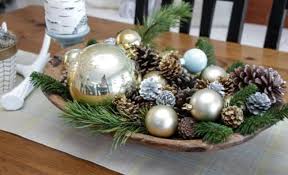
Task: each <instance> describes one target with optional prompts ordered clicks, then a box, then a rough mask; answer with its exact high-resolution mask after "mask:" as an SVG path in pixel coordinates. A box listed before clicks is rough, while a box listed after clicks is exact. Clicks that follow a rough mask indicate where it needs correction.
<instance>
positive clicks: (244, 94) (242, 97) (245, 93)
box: [230, 84, 258, 107]
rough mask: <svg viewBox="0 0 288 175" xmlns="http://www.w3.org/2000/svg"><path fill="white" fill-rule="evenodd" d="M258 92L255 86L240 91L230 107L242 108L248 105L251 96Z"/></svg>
mask: <svg viewBox="0 0 288 175" xmlns="http://www.w3.org/2000/svg"><path fill="white" fill-rule="evenodd" d="M257 91H258V88H257V86H256V85H254V84H251V85H248V86H246V87H244V88H243V89H240V90H239V91H238V92H237V93H236V94H234V96H233V97H232V99H231V101H230V106H238V107H242V106H243V105H244V104H245V103H246V100H247V98H248V97H249V96H250V95H252V94H254V93H256V92H257Z"/></svg>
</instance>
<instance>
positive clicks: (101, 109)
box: [62, 102, 145, 148]
mask: <svg viewBox="0 0 288 175" xmlns="http://www.w3.org/2000/svg"><path fill="white" fill-rule="evenodd" d="M111 106H112V103H111V104H110V106H109V105H108V104H107V105H106V106H101V105H99V106H93V107H92V106H89V105H87V104H80V103H77V102H68V103H67V105H66V108H65V112H64V114H63V115H62V118H63V119H64V120H65V121H66V122H67V123H69V124H71V125H73V126H75V127H77V128H89V129H90V130H91V131H93V132H96V133H111V134H114V142H113V145H114V148H116V147H117V146H118V145H121V144H124V143H125V142H126V140H127V139H128V138H129V136H130V135H131V134H132V133H137V132H144V131H145V129H144V127H143V124H139V122H134V121H129V120H126V119H124V118H123V117H121V116H120V115H119V114H117V112H115V111H114V110H113V109H112V107H111Z"/></svg>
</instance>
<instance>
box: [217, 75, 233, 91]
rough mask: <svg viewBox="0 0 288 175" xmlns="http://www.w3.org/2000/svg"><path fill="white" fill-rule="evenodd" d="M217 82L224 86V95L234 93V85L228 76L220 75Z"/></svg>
mask: <svg viewBox="0 0 288 175" xmlns="http://www.w3.org/2000/svg"><path fill="white" fill-rule="evenodd" d="M219 82H220V83H221V84H222V85H223V86H224V92H225V95H232V94H234V92H235V85H234V83H233V80H232V79H231V78H230V77H220V79H219Z"/></svg>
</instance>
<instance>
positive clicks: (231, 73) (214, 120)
mask: <svg viewBox="0 0 288 175" xmlns="http://www.w3.org/2000/svg"><path fill="white" fill-rule="evenodd" d="M188 7H189V6H188V5H187V4H186V3H182V4H180V6H176V7H171V6H169V7H165V8H164V9H161V10H160V11H159V12H156V13H155V14H154V15H153V16H152V17H150V18H148V19H146V20H145V23H144V25H143V26H138V28H137V31H138V32H136V31H135V30H130V29H129V30H124V31H121V32H120V33H119V34H118V35H117V38H116V39H115V42H114V40H111V39H109V41H104V42H106V44H95V43H97V42H96V40H91V41H89V43H87V46H88V45H89V47H87V48H89V49H91V50H92V51H93V50H97V49H99V48H101V49H102V50H101V51H103V49H104V50H105V49H107V48H110V49H111V48H113V49H115V48H119V47H120V48H121V53H123V52H122V51H124V53H125V58H123V57H122V56H121V59H124V61H125V62H126V61H127V60H129V61H127V62H133V64H132V65H134V66H135V70H134V69H133V70H134V71H135V72H133V75H134V73H135V74H136V75H137V80H134V79H133V80H134V81H133V83H132V84H131V83H130V84H123V85H125V86H123V87H127V88H126V89H125V92H121V93H120V91H119V92H118V93H115V94H110V95H109V98H107V97H106V94H109V89H108V88H107V84H108V83H107V80H106V76H105V74H104V76H102V78H101V83H100V85H98V86H101V89H100V90H101V91H100V95H96V94H95V93H94V92H95V91H94V90H95V89H93V87H92V86H90V85H89V88H86V89H84V91H80V92H81V93H83V95H87V94H88V95H90V96H94V97H98V96H100V97H103V100H94V101H92V102H91V100H89V101H85V99H86V98H79V95H78V96H75V95H73V94H74V93H75V92H74V90H75V89H77V87H76V86H75V85H74V84H75V83H76V84H77V83H78V84H79V83H82V84H81V88H83V87H86V85H87V84H85V83H87V82H88V83H89V81H92V80H90V79H86V80H85V82H81V81H80V80H78V79H77V78H75V72H73V75H74V76H73V77H70V79H69V69H68V71H66V72H68V75H66V76H63V77H64V79H65V78H66V77H68V83H65V82H67V81H65V80H64V81H63V80H62V81H57V80H55V79H53V78H51V77H49V76H47V75H44V74H40V73H33V74H32V76H31V80H32V82H33V83H34V85H35V86H36V87H40V88H41V89H42V90H43V91H44V92H45V93H47V94H58V95H60V96H62V97H63V98H64V99H65V100H67V105H66V107H65V110H64V113H63V115H62V118H63V119H64V120H65V121H67V123H69V124H72V125H73V126H75V127H77V128H89V129H90V130H92V131H93V132H98V133H105V134H107V133H110V134H113V136H114V146H117V145H119V144H123V143H125V142H126V140H127V139H128V138H129V136H131V134H133V133H143V134H150V135H153V136H155V137H165V138H170V139H183V140H191V139H202V140H203V141H204V142H207V143H210V144H219V143H223V142H225V141H227V139H228V138H229V137H230V136H231V135H232V134H233V133H240V134H242V135H249V134H253V133H256V132H258V131H260V130H261V129H264V128H267V127H270V126H272V125H274V124H276V123H277V122H279V121H281V120H283V119H285V118H288V105H287V104H284V103H283V96H284V92H285V89H286V82H285V81H284V80H283V79H282V77H281V76H280V74H279V73H278V72H277V71H275V70H273V69H272V68H264V67H262V66H255V65H247V64H244V63H242V62H236V63H234V64H232V65H231V66H230V67H228V68H227V70H224V69H223V68H221V67H219V66H217V65H216V61H215V52H214V47H213V45H212V44H211V43H210V42H209V40H207V39H205V38H200V39H199V40H198V41H197V43H196V48H194V49H190V50H188V51H187V52H186V53H184V54H180V53H179V52H177V51H176V50H169V51H167V50H166V51H161V50H157V49H156V48H152V47H151V42H152V41H153V39H154V38H155V37H156V36H158V35H159V34H161V33H163V32H165V31H167V30H168V29H169V27H168V26H171V25H175V24H176V21H177V20H172V18H173V19H180V18H182V17H188V12H190V11H189V8H188ZM176 12H177V13H176ZM178 12H179V13H178ZM180 12H181V13H180ZM177 14H178V15H177ZM179 14H180V15H179ZM165 18H167V21H165ZM163 20H164V21H163ZM126 35H129V37H127V38H125V36H126ZM131 36H132V37H131ZM107 42H108V44H107ZM89 49H87V50H89ZM87 50H85V51H87ZM116 50H117V49H116ZM85 51H84V52H85ZM89 52H90V51H89ZM117 53H118V52H117ZM90 54H92V53H90ZM93 54H94V57H93V58H90V57H88V58H85V62H86V61H87V60H88V61H89V59H95V58H96V57H97V56H95V54H97V52H94V53H93ZM109 54H112V53H109ZM119 54H120V52H119ZM117 56H118V57H119V55H117ZM117 59H118V58H117ZM119 59H120V57H119ZM92 61H93V64H96V63H97V60H92ZM100 61H101V60H100ZM122 61H123V60H122ZM88 63H89V62H88ZM70 64H71V63H70ZM83 64H84V63H83ZM74 65H76V66H77V65H78V64H74ZM129 65H130V64H129ZM72 66H73V64H72ZM82 66H83V65H82ZM109 66H110V65H109ZM125 66H127V65H125ZM66 67H67V66H66ZM88 69H90V68H89V67H87V70H88ZM71 70H73V71H75V70H76V73H78V74H79V75H80V76H79V77H82V78H83V77H87V75H86V74H83V73H81V70H78V71H80V72H77V69H75V67H73V69H71ZM71 70H70V71H71ZM121 70H122V69H121ZM127 70H128V69H127ZM129 70H130V69H129ZM131 70H132V69H131ZM90 71H91V72H92V73H93V75H94V74H97V72H94V71H97V70H93V69H91V70H90ZM98 73H99V72H98ZM118 74H121V72H119V73H118ZM125 75H127V74H125ZM131 75H132V74H131ZM88 77H89V76H88ZM122 78H123V77H122ZM69 81H70V82H71V81H74V84H73V85H74V87H73V88H71V84H69ZM93 83H95V82H92V84H93ZM122 83H124V82H122ZM87 87H88V86H87ZM91 88H92V90H91ZM71 89H73V90H71ZM80 90H81V89H80ZM97 90H99V89H97ZM77 93H78V92H77ZM85 93H86V94H85ZM97 93H99V92H98V91H97ZM101 93H103V94H104V95H102V94H101ZM85 97H86V96H85ZM104 97H105V98H104ZM83 99H84V100H83ZM95 99H96V98H95ZM159 123H160V124H159ZM163 123H164V124H163Z"/></svg>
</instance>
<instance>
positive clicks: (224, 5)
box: [0, 0, 288, 51]
mask: <svg viewBox="0 0 288 175" xmlns="http://www.w3.org/2000/svg"><path fill="white" fill-rule="evenodd" d="M179 2H180V0H175V2H174V3H179ZM202 3H203V0H195V5H194V9H193V17H192V23H191V28H190V35H193V36H198V35H199V26H200V20H201V11H202ZM28 5H42V0H0V11H1V13H5V12H9V11H12V10H15V9H18V8H23V7H25V6H28ZM86 5H87V12H88V15H89V16H95V17H99V18H104V19H109V20H114V21H120V22H125V23H131V24H133V22H134V14H135V0H86ZM160 5H161V1H160V0H149V13H150V14H151V13H152V12H153V11H154V10H157V9H159V8H160ZM271 6H272V0H265V1H261V0H250V1H249V3H248V9H247V13H246V18H245V24H244V31H243V36H242V40H241V44H244V45H250V46H256V47H263V43H264V39H265V33H266V28H267V22H268V19H269V14H270V9H271ZM231 10H232V2H227V1H217V4H216V9H215V15H214V19H213V25H212V31H211V36H210V38H212V39H216V40H222V41H225V40H226V35H227V31H228V24H229V19H230V15H231ZM287 27H288V18H286V23H285V28H284V30H283V32H282V37H281V41H280V46H279V50H280V51H288V29H287ZM173 30H174V31H175V29H171V31H173Z"/></svg>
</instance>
